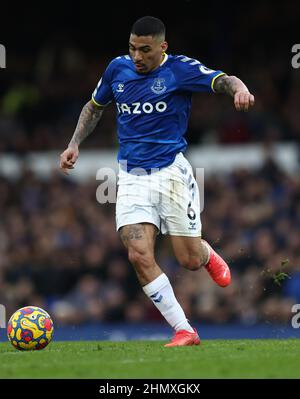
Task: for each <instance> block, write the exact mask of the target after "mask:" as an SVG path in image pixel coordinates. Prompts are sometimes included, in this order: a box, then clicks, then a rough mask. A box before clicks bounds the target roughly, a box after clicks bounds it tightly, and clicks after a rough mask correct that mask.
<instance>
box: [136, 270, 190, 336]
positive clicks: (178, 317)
mask: <svg viewBox="0 0 300 399" xmlns="http://www.w3.org/2000/svg"><path fill="white" fill-rule="evenodd" d="M143 290H144V292H145V294H146V295H147V296H148V297H149V298H150V299H151V301H152V302H153V303H154V305H155V306H156V307H157V309H158V310H159V311H160V313H161V314H162V315H163V316H164V318H165V319H166V320H167V322H168V323H169V324H170V325H171V326H172V327H173V328H174V329H175V331H179V330H187V331H190V332H194V330H193V328H192V327H191V325H190V324H189V322H188V320H187V318H186V317H185V314H184V311H183V309H182V307H181V306H180V305H179V303H178V301H177V299H176V297H175V295H174V291H173V288H172V286H171V284H170V281H169V279H168V277H167V276H166V275H165V273H162V274H161V275H160V276H158V277H157V278H156V279H155V280H153V281H151V283H149V284H147V285H145V286H144V287H143Z"/></svg>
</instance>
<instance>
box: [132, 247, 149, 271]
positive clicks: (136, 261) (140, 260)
mask: <svg viewBox="0 0 300 399" xmlns="http://www.w3.org/2000/svg"><path fill="white" fill-rule="evenodd" d="M128 259H129V262H130V263H132V264H133V265H134V266H138V267H140V268H141V267H143V268H147V267H151V266H152V265H153V263H154V259H153V256H152V255H151V254H150V253H149V252H148V251H141V250H136V249H129V250H128Z"/></svg>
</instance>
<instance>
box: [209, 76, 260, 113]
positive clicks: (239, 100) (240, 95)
mask: <svg viewBox="0 0 300 399" xmlns="http://www.w3.org/2000/svg"><path fill="white" fill-rule="evenodd" d="M213 89H214V91H215V92H216V93H226V94H229V95H230V96H232V97H234V105H235V108H236V109H237V110H238V111H248V109H249V107H251V106H253V105H254V96H253V94H251V93H250V92H249V90H248V88H247V86H246V85H245V84H244V83H243V82H242V81H241V79H239V78H237V77H236V76H228V75H222V76H220V77H218V78H216V80H215V82H214V86H213Z"/></svg>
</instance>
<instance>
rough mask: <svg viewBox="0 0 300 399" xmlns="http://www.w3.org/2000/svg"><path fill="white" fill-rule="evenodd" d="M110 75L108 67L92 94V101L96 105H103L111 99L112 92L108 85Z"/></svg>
mask: <svg viewBox="0 0 300 399" xmlns="http://www.w3.org/2000/svg"><path fill="white" fill-rule="evenodd" d="M110 75H111V72H110V70H109V67H108V68H107V69H106V70H105V72H104V74H103V75H102V77H101V78H100V80H99V82H98V85H97V87H96V89H95V90H94V92H93V94H92V101H93V102H94V103H95V104H96V105H102V106H105V105H108V104H109V103H110V102H111V101H112V100H113V92H112V89H111V85H110V80H111V78H110Z"/></svg>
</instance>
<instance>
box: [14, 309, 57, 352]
mask: <svg viewBox="0 0 300 399" xmlns="http://www.w3.org/2000/svg"><path fill="white" fill-rule="evenodd" d="M53 332H54V327H53V321H52V319H51V317H50V315H49V314H48V313H47V312H46V311H45V310H43V309H41V308H38V307H36V306H26V307H24V308H21V309H19V310H17V311H16V312H15V313H14V314H13V315H12V316H11V318H10V319H9V321H8V325H7V336H8V339H9V341H10V342H11V344H12V345H13V346H14V347H15V348H17V349H19V350H39V349H43V348H45V347H46V346H47V345H48V344H49V343H50V342H51V340H52V337H53Z"/></svg>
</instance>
